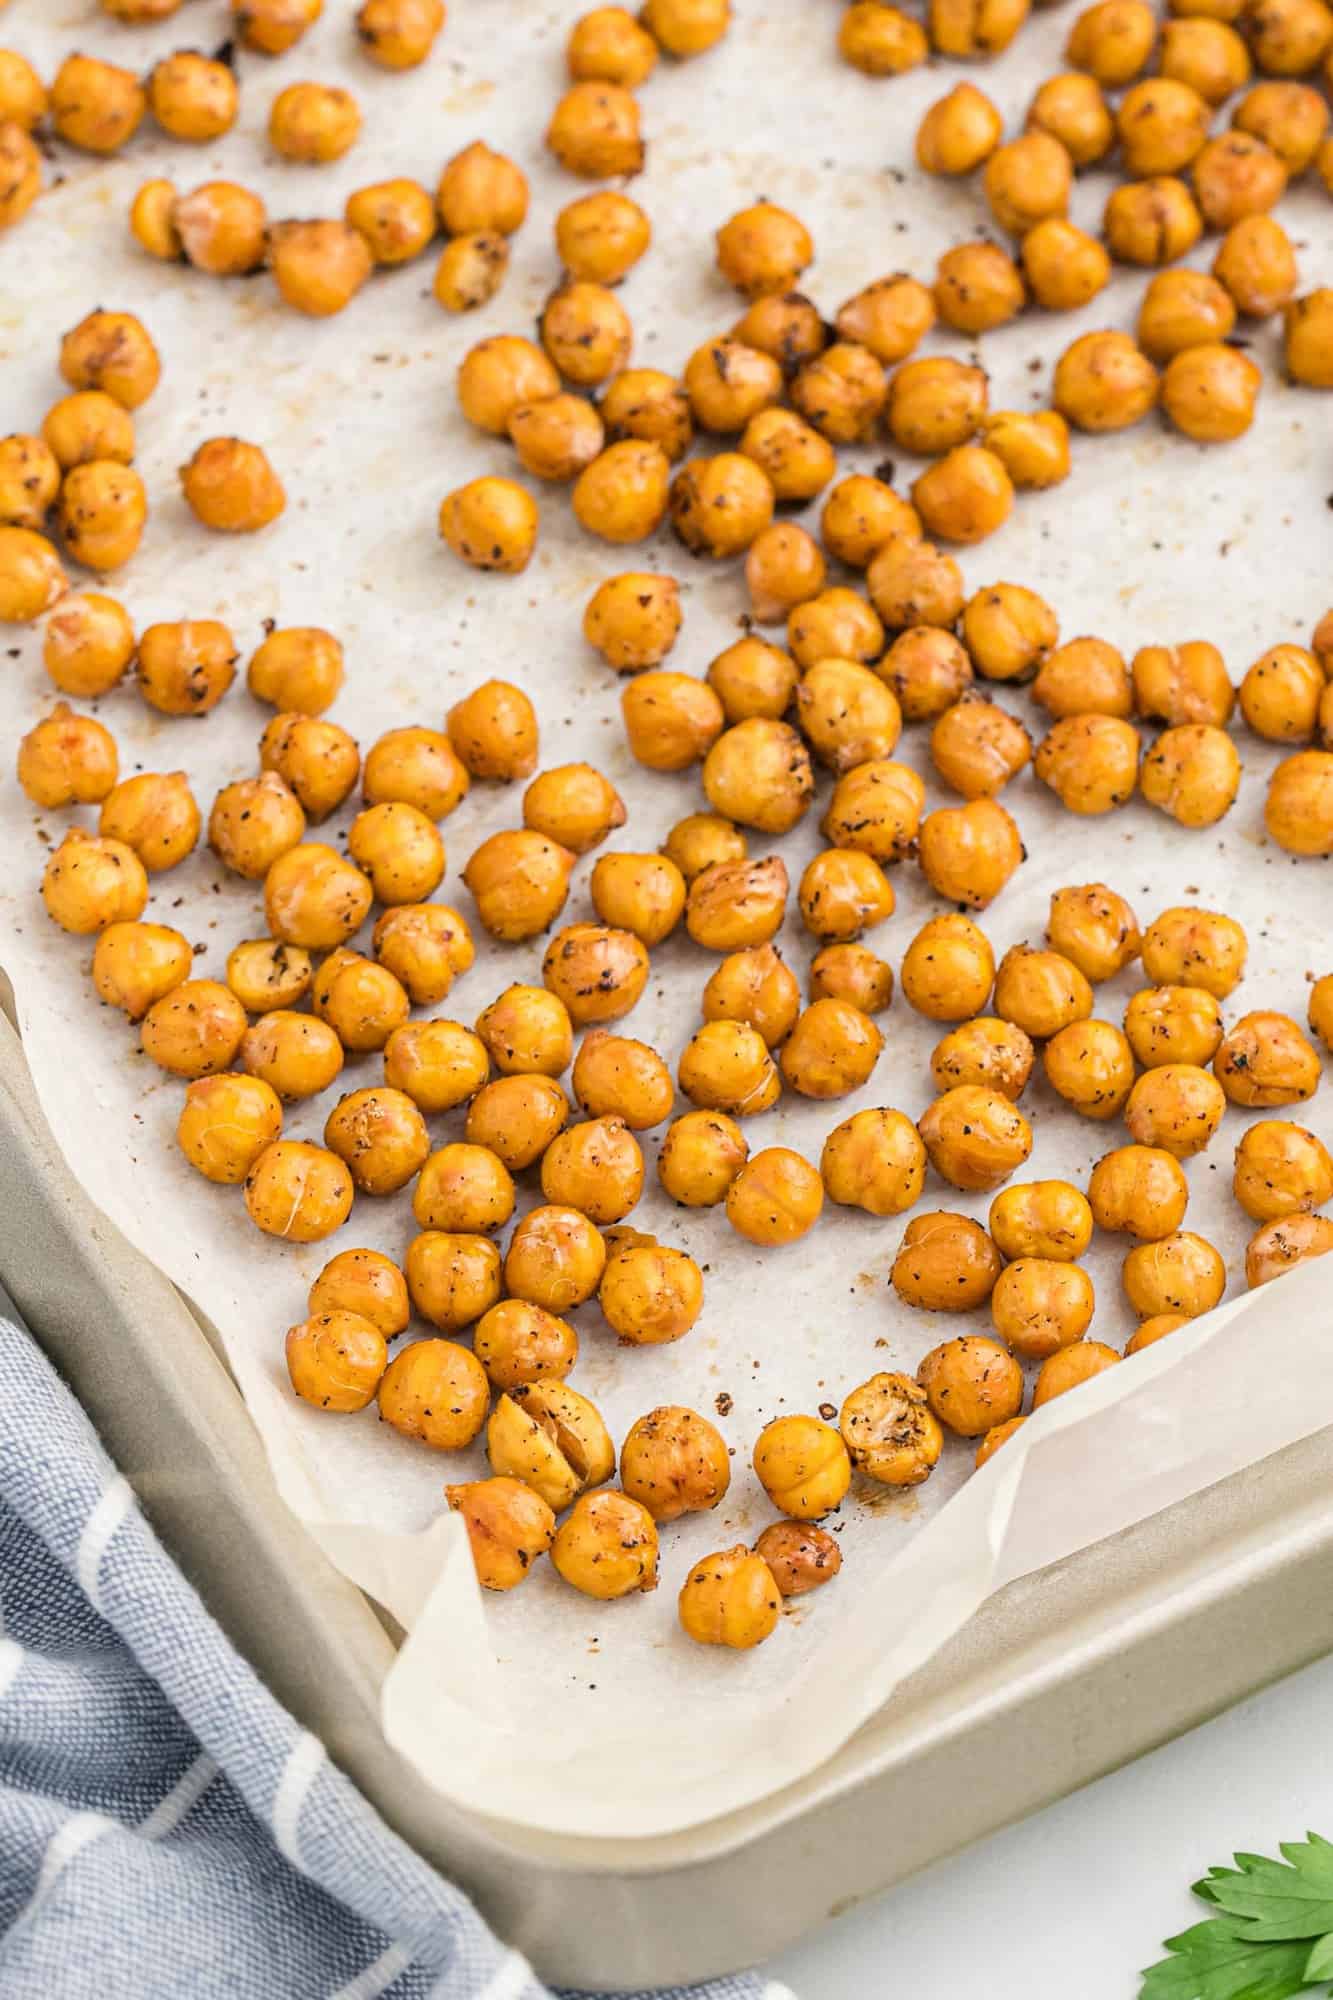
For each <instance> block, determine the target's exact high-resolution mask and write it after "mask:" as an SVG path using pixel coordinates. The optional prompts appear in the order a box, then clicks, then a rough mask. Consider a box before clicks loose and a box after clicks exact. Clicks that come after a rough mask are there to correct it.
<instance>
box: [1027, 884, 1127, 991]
mask: <svg viewBox="0 0 1333 2000" xmlns="http://www.w3.org/2000/svg"><path fill="white" fill-rule="evenodd" d="M1046 937H1047V941H1048V942H1049V943H1050V945H1051V947H1052V949H1053V950H1055V951H1058V952H1061V953H1062V954H1063V955H1064V957H1065V958H1067V959H1069V960H1070V961H1071V962H1072V963H1073V964H1074V965H1076V966H1077V967H1078V970H1079V971H1080V972H1081V973H1082V974H1083V977H1084V978H1085V979H1087V980H1090V981H1091V982H1092V983H1093V984H1094V985H1100V984H1101V982H1102V981H1103V980H1106V979H1114V978H1115V975H1116V974H1117V972H1123V970H1124V968H1125V967H1126V966H1127V965H1130V964H1132V963H1133V961H1134V960H1135V959H1136V958H1137V957H1138V955H1139V949H1140V945H1141V942H1142V939H1141V933H1140V931H1139V921H1138V918H1137V917H1136V916H1135V914H1134V912H1133V910H1132V909H1131V908H1130V906H1129V904H1128V903H1127V902H1126V901H1125V898H1124V897H1123V896H1122V895H1120V894H1119V893H1118V892H1117V891H1116V890H1115V889H1108V888H1107V886H1106V884H1105V883H1104V882H1088V883H1085V884H1084V885H1083V886H1082V887H1079V888H1074V887H1069V888H1064V889H1056V890H1055V891H1054V892H1053V894H1052V896H1051V902H1050V913H1049V915H1048V917H1047V920H1046Z"/></svg>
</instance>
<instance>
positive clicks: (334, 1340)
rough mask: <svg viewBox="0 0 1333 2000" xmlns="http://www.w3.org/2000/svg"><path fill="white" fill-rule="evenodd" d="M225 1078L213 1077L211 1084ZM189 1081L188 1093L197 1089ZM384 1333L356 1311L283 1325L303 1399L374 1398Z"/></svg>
mask: <svg viewBox="0 0 1333 2000" xmlns="http://www.w3.org/2000/svg"><path fill="white" fill-rule="evenodd" d="M229 1080H230V1079H228V1078H225V1077H216V1078H214V1079H213V1082H214V1083H225V1082H227V1081H229ZM201 1087H202V1086H200V1085H198V1084H192V1085H191V1091H194V1090H197V1089H200V1088H201ZM388 1359H389V1355H388V1348H387V1347H386V1345H385V1340H384V1335H383V1333H382V1332H381V1331H380V1329H379V1328H378V1327H377V1326H375V1325H374V1324H373V1323H372V1322H371V1321H370V1320H368V1319H365V1318H363V1317H362V1315H361V1314H360V1313H355V1312H338V1311H331V1312H321V1313H312V1314H311V1317H310V1318H309V1319H308V1320H305V1321H303V1322H302V1324H301V1325H299V1326H292V1327H289V1328H288V1329H287V1341H286V1360H287V1373H288V1377H289V1379H290V1381H291V1385H292V1387H293V1389H295V1391H296V1393H297V1395H298V1396H300V1397H301V1399H302V1401H303V1402H307V1403H313V1404H314V1406H315V1408H316V1409H317V1410H333V1411H336V1412H338V1413H340V1414H347V1413H349V1412H352V1411H355V1410H364V1409H365V1407H366V1405H367V1404H368V1403H370V1402H372V1401H373V1400H374V1397H375V1391H376V1390H377V1389H378V1387H379V1384H380V1379H381V1377H382V1376H383V1374H384V1370H385V1368H386V1367H387V1365H388Z"/></svg>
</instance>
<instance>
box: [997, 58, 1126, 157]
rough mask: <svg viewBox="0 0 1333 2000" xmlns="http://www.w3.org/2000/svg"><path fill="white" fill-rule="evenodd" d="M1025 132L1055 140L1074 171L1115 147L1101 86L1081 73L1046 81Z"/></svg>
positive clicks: (1065, 73) (1030, 109)
mask: <svg viewBox="0 0 1333 2000" xmlns="http://www.w3.org/2000/svg"><path fill="white" fill-rule="evenodd" d="M1027 128H1028V130H1029V131H1030V132H1032V131H1035V132H1048V133H1049V134H1050V136H1051V138H1052V139H1058V140H1059V142H1060V144H1061V145H1062V146H1063V147H1064V149H1065V151H1066V152H1067V153H1068V155H1069V157H1070V159H1071V160H1072V161H1073V163H1074V165H1075V166H1076V167H1091V166H1094V165H1095V164H1096V162H1097V161H1098V160H1101V159H1104V158H1105V156H1106V155H1107V153H1109V152H1110V150H1111V148H1112V146H1113V145H1114V144H1115V122H1114V120H1113V118H1112V116H1111V111H1110V108H1109V106H1108V105H1107V102H1106V99H1105V97H1104V96H1103V95H1102V89H1101V85H1100V84H1099V83H1098V81H1097V79H1096V78H1095V77H1092V76H1087V75H1085V74H1084V73H1083V72H1082V71H1081V70H1065V71H1063V72H1062V73H1061V74H1060V75H1058V76H1050V77H1047V79H1046V81H1045V83H1043V84H1042V85H1041V86H1040V88H1039V89H1038V90H1037V92H1036V95H1035V96H1034V97H1033V99H1032V103H1031V104H1030V105H1029V107H1028V115H1027ZM996 136H997V138H998V136H999V135H998V127H997V134H996Z"/></svg>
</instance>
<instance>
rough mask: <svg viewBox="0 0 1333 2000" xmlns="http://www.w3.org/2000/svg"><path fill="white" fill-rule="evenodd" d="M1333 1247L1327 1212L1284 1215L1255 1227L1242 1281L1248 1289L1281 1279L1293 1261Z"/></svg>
mask: <svg viewBox="0 0 1333 2000" xmlns="http://www.w3.org/2000/svg"><path fill="white" fill-rule="evenodd" d="M1330 1250H1333V1220H1330V1218H1329V1217H1328V1216H1326V1215H1287V1216H1283V1217H1282V1219H1281V1220H1280V1221H1278V1222H1266V1223H1265V1224H1264V1226H1263V1228H1262V1229H1256V1231H1255V1233H1254V1235H1253V1236H1252V1237H1251V1238H1250V1241H1249V1245H1248V1247H1247V1248H1246V1251H1245V1282H1246V1284H1247V1285H1248V1286H1249V1287H1250V1289H1251V1291H1253V1290H1254V1288H1255V1287H1256V1286H1257V1285H1266V1284H1268V1283H1269V1282H1270V1281H1271V1280H1272V1279H1273V1278H1280V1277H1281V1276H1282V1274H1283V1272H1284V1271H1289V1270H1290V1269H1291V1268H1292V1266H1293V1264H1303V1263H1304V1262H1305V1260H1306V1259H1307V1258H1309V1257H1322V1256H1324V1255H1326V1253H1327V1252H1328V1251H1330Z"/></svg>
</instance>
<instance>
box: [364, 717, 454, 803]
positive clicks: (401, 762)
mask: <svg viewBox="0 0 1333 2000" xmlns="http://www.w3.org/2000/svg"><path fill="white" fill-rule="evenodd" d="M467 789H468V774H467V770H466V768H465V767H464V765H463V764H462V763H461V761H460V760H459V758H458V756H457V755H456V753H455V751H454V747H453V744H452V743H451V742H450V740H449V738H448V737H447V736H446V735H445V734H444V732H443V731H442V730H439V729H422V728H409V729H387V730H386V731H385V732H384V734H383V736H380V737H377V738H376V740H375V741H374V743H372V744H371V746H370V749H369V750H368V751H367V753H366V763H365V771H364V774H363V793H364V797H365V800H366V803H367V805H390V804H401V805H409V806H415V807H416V809H417V811H418V812H421V813H424V814H425V816H426V818H427V819H431V820H441V819H444V818H446V817H447V815H448V814H449V813H451V812H452V811H453V810H454V808H455V806H457V805H458V803H459V801H460V800H461V799H462V798H463V797H464V796H465V795H466V793H467Z"/></svg>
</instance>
